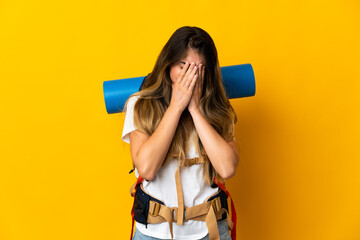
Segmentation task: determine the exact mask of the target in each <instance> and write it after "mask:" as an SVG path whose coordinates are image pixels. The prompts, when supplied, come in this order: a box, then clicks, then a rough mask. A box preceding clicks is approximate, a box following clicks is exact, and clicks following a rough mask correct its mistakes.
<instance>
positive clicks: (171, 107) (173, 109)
mask: <svg viewBox="0 0 360 240" xmlns="http://www.w3.org/2000/svg"><path fill="white" fill-rule="evenodd" d="M167 111H170V112H172V113H174V114H176V115H179V116H180V115H181V114H182V112H183V110H182V109H181V108H179V107H178V106H175V105H173V104H170V105H169V107H168V109H167Z"/></svg>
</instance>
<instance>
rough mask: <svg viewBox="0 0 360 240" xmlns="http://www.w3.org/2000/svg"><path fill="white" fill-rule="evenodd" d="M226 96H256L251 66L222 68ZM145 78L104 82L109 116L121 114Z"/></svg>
mask: <svg viewBox="0 0 360 240" xmlns="http://www.w3.org/2000/svg"><path fill="white" fill-rule="evenodd" d="M220 70H221V76H222V78H223V84H224V87H225V91H226V96H227V97H228V98H229V99H231V98H242V97H251V96H254V95H255V76H254V71H253V68H252V66H251V64H249V63H247V64H240V65H232V66H225V67H220ZM144 78H145V76H143V77H134V78H124V79H116V80H109V81H104V83H103V90H104V97H105V106H106V111H107V112H108V114H111V113H119V112H122V111H123V109H124V105H125V102H126V100H127V99H128V98H129V97H130V96H131V94H133V93H135V92H138V91H139V88H140V86H141V83H142V82H143V80H144Z"/></svg>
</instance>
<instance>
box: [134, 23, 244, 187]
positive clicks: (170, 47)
mask: <svg viewBox="0 0 360 240" xmlns="http://www.w3.org/2000/svg"><path fill="white" fill-rule="evenodd" d="M190 48H191V49H193V50H197V52H198V53H199V55H200V56H202V58H203V59H204V61H205V63H204V65H205V66H206V67H205V76H204V84H203V90H202V96H201V99H200V111H201V113H202V115H203V116H204V117H205V119H206V120H207V121H208V122H209V123H210V124H211V125H212V126H213V127H214V129H215V130H216V131H217V132H218V133H219V134H220V135H221V136H222V137H223V138H224V139H225V140H226V141H230V140H232V139H233V137H234V125H235V123H236V122H237V116H236V113H235V111H234V109H233V107H232V106H231V104H230V102H229V100H228V98H227V96H226V93H225V89H224V86H223V82H222V81H223V80H222V77H221V73H220V66H219V60H218V54H217V50H216V47H215V44H214V42H213V40H212V38H211V37H210V35H209V34H208V33H207V32H206V31H204V30H203V29H201V28H198V27H190V26H184V27H181V28H179V29H177V30H176V31H175V32H174V33H173V34H172V36H171V37H170V39H169V40H168V42H167V43H166V44H165V46H164V47H163V49H162V50H161V52H160V54H159V56H158V58H157V60H156V63H155V66H154V68H153V70H152V72H151V73H150V74H149V75H148V76H147V77H146V79H145V80H144V82H143V84H142V87H141V90H140V91H139V92H137V93H134V94H133V95H132V96H139V98H138V100H137V102H136V104H135V106H134V124H135V126H136V127H137V128H138V130H140V131H141V132H143V133H145V134H147V135H148V136H151V135H152V134H153V133H154V131H155V130H156V128H157V127H158V125H159V123H160V121H161V119H162V117H163V116H164V113H165V111H166V110H167V108H168V107H169V104H170V100H171V92H172V81H171V79H170V68H171V67H172V66H173V64H177V63H178V62H179V61H181V60H182V59H184V58H186V56H187V52H188V50H189V49H190ZM191 140H193V141H194V143H195V146H196V149H197V151H198V154H199V157H200V158H204V159H205V165H204V180H205V182H207V183H208V184H210V185H211V184H212V183H213V182H212V179H213V177H216V176H217V173H216V171H215V169H214V168H213V166H212V164H211V162H210V161H209V159H208V157H207V154H206V151H205V149H204V147H203V145H202V143H201V141H200V138H199V136H198V135H197V132H196V129H195V126H194V124H193V121H192V119H191V115H190V113H189V111H188V110H187V108H185V110H184V111H183V113H182V115H181V117H180V120H179V123H178V126H177V129H176V132H175V135H174V138H173V141H172V143H171V145H170V148H169V151H168V153H167V155H166V157H165V159H164V162H163V165H165V164H167V163H168V161H169V160H170V159H172V158H177V159H178V160H179V163H180V164H181V165H184V164H185V161H186V153H187V152H188V143H189V141H191Z"/></svg>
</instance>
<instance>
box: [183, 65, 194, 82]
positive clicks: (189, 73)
mask: <svg viewBox="0 0 360 240" xmlns="http://www.w3.org/2000/svg"><path fill="white" fill-rule="evenodd" d="M196 71H197V66H196V65H195V63H191V65H190V67H189V69H188V71H187V72H186V73H185V76H184V79H185V80H184V81H183V85H184V86H186V87H189V85H190V82H191V80H192V78H193V77H194V75H195V73H196Z"/></svg>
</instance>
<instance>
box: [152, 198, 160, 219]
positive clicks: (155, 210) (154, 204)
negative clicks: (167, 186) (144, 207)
mask: <svg viewBox="0 0 360 240" xmlns="http://www.w3.org/2000/svg"><path fill="white" fill-rule="evenodd" d="M159 212H160V203H158V202H155V201H150V204H149V214H150V215H151V216H153V217H156V216H157V215H159Z"/></svg>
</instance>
